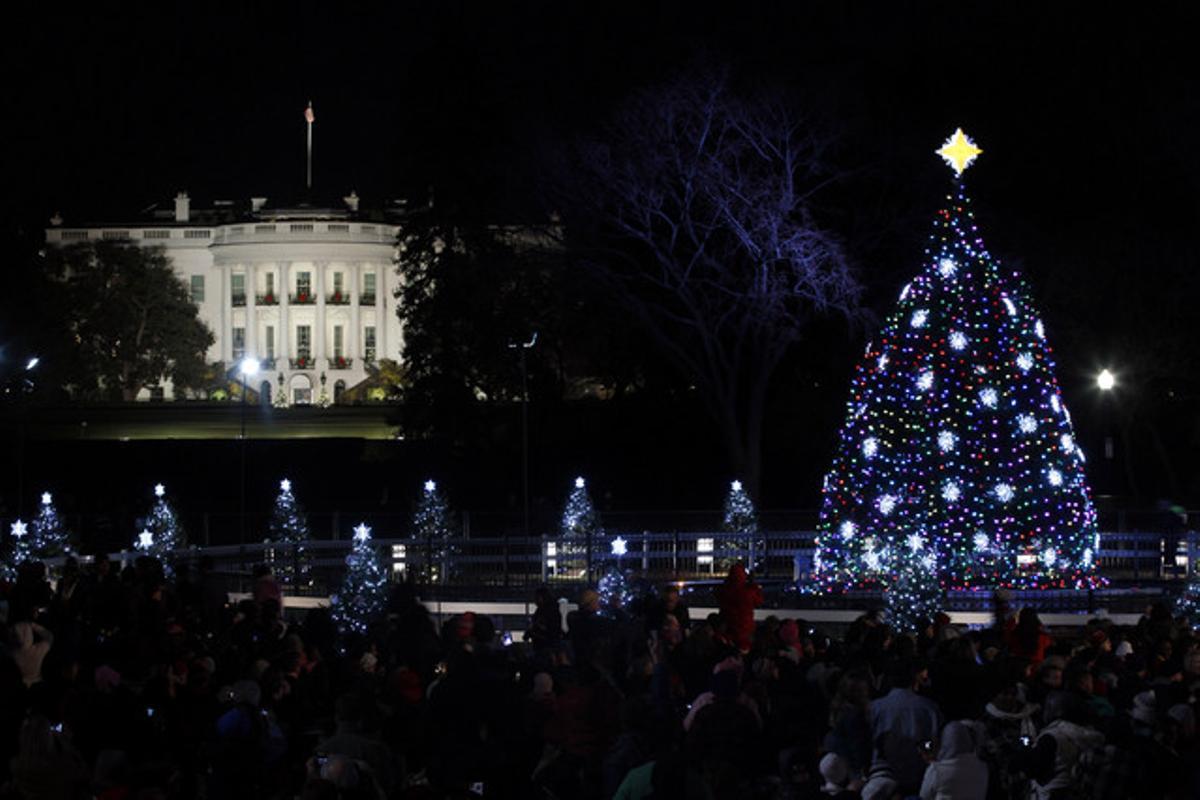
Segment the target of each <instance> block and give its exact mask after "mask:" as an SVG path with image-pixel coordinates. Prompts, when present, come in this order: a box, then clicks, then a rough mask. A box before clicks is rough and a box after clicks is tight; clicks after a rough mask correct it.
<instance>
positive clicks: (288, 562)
mask: <svg viewBox="0 0 1200 800" xmlns="http://www.w3.org/2000/svg"><path fill="white" fill-rule="evenodd" d="M267 531H268V533H267V536H268V541H269V542H271V543H272V544H277V545H278V547H271V548H269V549H268V550H267V557H268V561H269V563H270V564H271V568H272V570H273V571H274V573H275V575H276V576H277V577H278V578H279V580H280V582H281V583H282V584H283V585H284V586H287V587H289V588H295V587H300V586H310V585H312V575H311V572H312V554H311V553H310V552H309V548H308V543H309V539H310V538H311V535H310V532H309V528H308V519H307V517H306V516H305V514H304V509H302V508H301V507H300V503H299V501H298V500H296V496H295V495H294V494H292V482H291V481H290V480H288V479H287V478H284V479H283V480H281V481H280V482H279V495H278V496H277V497H276V498H275V507H274V508H273V509H272V511H271V521H270V523H269V524H268V526H267Z"/></svg>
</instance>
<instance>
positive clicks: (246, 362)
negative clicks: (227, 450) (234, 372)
mask: <svg viewBox="0 0 1200 800" xmlns="http://www.w3.org/2000/svg"><path fill="white" fill-rule="evenodd" d="M259 366H260V365H259V363H258V359H257V358H254V357H253V356H246V357H245V358H243V359H242V360H241V363H239V364H238V372H239V373H240V374H241V376H242V433H241V436H239V437H238V438H239V439H241V447H242V479H241V482H240V484H241V485H240V487H239V489H240V492H241V513H240V514H239V515H238V516H239V519H240V523H241V525H240V527H241V532H242V544H245V543H246V392H247V391H248V390H249V386H250V379H251V378H253V377H254V376H255V375H257V374H258V369H259Z"/></svg>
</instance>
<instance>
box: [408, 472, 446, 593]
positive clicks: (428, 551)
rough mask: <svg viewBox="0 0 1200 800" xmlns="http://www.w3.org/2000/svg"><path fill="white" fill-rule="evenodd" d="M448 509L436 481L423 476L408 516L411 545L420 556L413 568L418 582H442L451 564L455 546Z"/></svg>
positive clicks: (444, 580)
mask: <svg viewBox="0 0 1200 800" xmlns="http://www.w3.org/2000/svg"><path fill="white" fill-rule="evenodd" d="M452 533H453V530H452V528H451V525H450V511H449V507H448V506H447V504H446V498H445V496H444V495H443V494H442V492H441V490H440V489H439V488H438V485H437V482H436V481H433V480H426V481H425V482H424V483H423V484H422V485H421V496H420V498H419V499H418V500H417V507H416V509H415V510H414V511H413V518H412V535H411V537H410V538H411V541H412V546H413V547H415V548H416V551H417V552H419V553H424V554H425V555H424V558H421V559H420V560H419V568H418V569H417V570H416V571H415V573H414V574H415V575H416V576H417V580H418V581H419V582H421V583H426V584H435V583H445V582H446V581H447V580H449V579H450V574H451V570H452V569H453V568H454V556H455V555H457V548H456V547H455V546H454V545H452V543H451V542H452V537H451V534H452Z"/></svg>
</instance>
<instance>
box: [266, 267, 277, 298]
mask: <svg viewBox="0 0 1200 800" xmlns="http://www.w3.org/2000/svg"><path fill="white" fill-rule="evenodd" d="M266 281H267V294H269V295H274V294H275V273H274V272H268V273H267V274H266Z"/></svg>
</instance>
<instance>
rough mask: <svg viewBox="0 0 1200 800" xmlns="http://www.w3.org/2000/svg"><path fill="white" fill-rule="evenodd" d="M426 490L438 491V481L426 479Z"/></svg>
mask: <svg viewBox="0 0 1200 800" xmlns="http://www.w3.org/2000/svg"><path fill="white" fill-rule="evenodd" d="M425 491H426V492H436V491H437V483H436V482H434V481H425Z"/></svg>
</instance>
